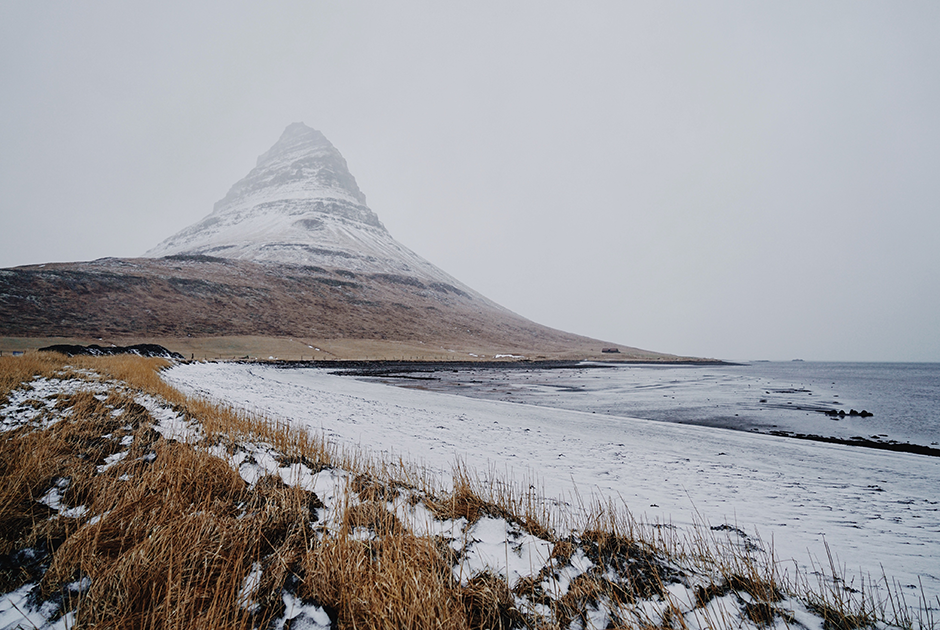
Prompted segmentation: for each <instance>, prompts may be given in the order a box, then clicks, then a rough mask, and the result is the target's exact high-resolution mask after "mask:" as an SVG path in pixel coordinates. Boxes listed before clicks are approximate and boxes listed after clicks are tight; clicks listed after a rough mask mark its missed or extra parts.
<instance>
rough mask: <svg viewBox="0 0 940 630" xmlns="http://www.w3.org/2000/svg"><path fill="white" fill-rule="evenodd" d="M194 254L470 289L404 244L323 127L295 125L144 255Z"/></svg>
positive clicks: (288, 128)
mask: <svg viewBox="0 0 940 630" xmlns="http://www.w3.org/2000/svg"><path fill="white" fill-rule="evenodd" d="M177 254H188V255H207V256H216V257H221V258H234V259H238V260H255V261H272V262H280V263H287V264H299V265H315V266H327V267H338V268H343V269H347V270H349V271H352V272H355V273H360V272H365V273H391V274H400V275H405V276H410V277H415V278H418V279H420V280H422V281H431V282H446V283H448V284H452V285H455V286H457V285H459V286H461V289H462V290H464V291H470V289H469V287H466V286H462V285H460V283H459V282H458V281H457V280H456V279H454V278H452V277H451V276H449V275H448V274H446V273H444V272H443V271H441V270H440V269H438V268H437V267H435V266H434V265H432V264H431V263H429V262H428V261H426V260H424V259H423V258H421V257H420V256H418V255H417V254H415V253H414V252H413V251H411V250H410V249H408V248H407V247H405V246H403V245H401V244H400V243H398V242H397V241H396V240H395V239H394V238H392V236H391V234H389V233H388V231H387V230H386V229H385V226H384V225H382V222H381V221H379V218H378V216H376V214H375V213H374V212H373V211H372V210H370V209H369V207H368V206H366V196H365V195H364V194H362V191H361V190H359V186H358V185H357V184H356V179H355V178H354V177H353V176H352V174H351V173H350V172H349V169H348V168H347V166H346V160H344V159H343V156H342V155H341V154H340V152H339V151H337V150H336V148H335V147H334V146H333V145H332V144H330V141H329V140H327V139H326V137H324V135H323V134H322V133H320V132H319V131H317V130H315V129H311V128H310V127H307V126H306V125H305V124H303V123H294V124H292V125H289V126H288V127H287V129H285V130H284V133H283V134H281V138H280V139H279V140H278V141H277V143H276V144H275V145H274V146H273V147H271V149H270V150H269V151H267V152H266V153H264V154H263V155H261V157H259V158H258V163H257V165H256V166H255V168H253V169H252V170H251V172H250V173H248V175H246V176H245V177H244V179H242V180H241V181H239V182H238V183H236V184H235V185H234V186H232V188H231V190H229V192H228V194H227V195H225V197H224V198H223V199H222V200H220V201H219V202H218V203H216V204H215V208H214V209H213V211H212V213H211V214H210V215H209V216H207V217H206V218H204V219H203V220H202V221H199V222H198V223H196V224H195V225H192V226H190V227H188V228H186V229H185V230H183V231H181V232H179V233H177V234H175V235H173V236H171V237H170V238H168V239H166V240H165V241H163V242H162V243H160V244H159V245H157V246H156V247H154V248H153V249H151V250H150V251H148V252H147V253H146V254H144V256H147V257H151V258H158V257H162V256H169V255H177Z"/></svg>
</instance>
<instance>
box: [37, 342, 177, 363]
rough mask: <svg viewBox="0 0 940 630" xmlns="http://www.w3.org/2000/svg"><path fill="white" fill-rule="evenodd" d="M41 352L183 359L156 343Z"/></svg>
mask: <svg viewBox="0 0 940 630" xmlns="http://www.w3.org/2000/svg"><path fill="white" fill-rule="evenodd" d="M39 352H58V353H59V354H64V355H66V356H69V357H74V356H92V357H107V356H113V355H116V354H136V355H137V356H141V357H162V358H164V359H180V360H182V359H183V355H181V354H180V353H179V352H173V351H172V350H167V349H166V348H164V347H163V346H160V345H157V344H155V343H138V344H135V345H133V346H99V345H98V344H91V345H89V346H77V345H69V344H56V345H52V346H46V347H45V348H40V349H39Z"/></svg>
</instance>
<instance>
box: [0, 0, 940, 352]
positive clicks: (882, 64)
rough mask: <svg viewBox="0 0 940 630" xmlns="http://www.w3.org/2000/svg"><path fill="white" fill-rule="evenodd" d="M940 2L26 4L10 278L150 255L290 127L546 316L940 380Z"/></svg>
mask: <svg viewBox="0 0 940 630" xmlns="http://www.w3.org/2000/svg"><path fill="white" fill-rule="evenodd" d="M938 32H940V5H938V4H936V3H934V2H906V3H877V2H832V3H825V4H819V3H814V2H791V3H785V4H779V5H777V4H774V5H771V4H753V3H745V2H720V3H713V4H709V5H707V6H701V5H688V4H680V3H669V2H666V3H659V2H657V3H652V2H640V3H629V4H627V3H617V2H588V3H578V4H574V3H562V2H557V3H554V2H549V3H545V2H514V3H509V4H507V3H497V2H477V3H473V4H472V5H467V6H457V5H441V4H436V3H424V2H408V3H400V4H395V5H394V6H393V5H391V4H388V3H379V2H350V3H342V4H340V3H308V2H281V3H277V4H276V5H270V4H265V5H259V4H252V3H247V2H226V3H205V4H200V6H198V7H193V6H190V5H189V4H184V3H174V2H170V3H161V4H160V5H159V6H128V5H126V4H125V3H118V2H91V3H82V4H67V5H60V4H53V3H44V2H36V3H5V4H3V5H0V113H2V116H0V192H2V195H0V232H2V234H3V246H2V248H0V267H11V266H17V265H26V264H37V263H46V262H54V261H76V260H91V259H95V258H100V257H106V256H114V257H133V256H140V255H141V254H142V253H143V252H145V251H147V250H148V249H150V248H151V247H153V246H154V245H156V244H157V243H158V242H160V241H162V240H163V239H164V238H166V237H168V236H170V235H171V234H173V233H175V232H177V231H179V230H180V229H182V228H184V227H186V226H188V225H190V224H192V223H194V222H196V221H198V220H199V219H201V218H202V217H204V216H205V215H207V214H208V213H209V212H210V211H211V210H212V206H213V204H214V203H215V202H216V201H217V200H219V199H221V198H222V197H223V196H224V195H225V194H226V192H227V191H228V189H229V187H230V186H231V185H232V184H234V183H235V182H236V181H237V180H238V179H240V178H241V177H243V176H244V175H245V174H246V173H247V172H248V171H249V170H250V169H251V168H252V167H253V166H254V164H255V159H256V158H257V156H258V155H260V154H261V153H263V152H264V151H266V150H267V149H268V148H269V147H270V146H271V145H272V144H273V143H274V142H275V141H276V140H277V138H278V137H279V135H280V133H281V132H282V131H283V129H284V127H286V126H287V125H288V124H289V123H291V122H296V121H303V122H305V123H306V124H308V125H310V126H312V127H314V128H316V129H319V130H320V131H322V132H323V133H324V134H325V135H326V137H327V138H329V140H330V141H331V142H332V143H333V144H334V145H335V146H336V147H337V148H338V149H339V150H340V152H342V154H343V156H344V157H345V158H346V160H347V162H348V164H349V168H350V171H351V172H352V173H353V175H354V176H355V177H356V179H357V182H358V184H359V187H360V188H361V189H362V191H363V192H364V193H365V194H366V197H367V200H368V204H369V206H370V207H371V208H372V209H373V210H374V211H375V212H376V213H377V214H378V216H379V218H380V219H381V220H382V221H383V223H384V224H385V226H386V227H387V228H388V229H389V231H390V232H391V233H392V235H393V236H394V237H395V238H396V239H398V240H399V241H400V242H402V243H403V244H404V245H406V246H408V247H409V248H411V249H413V250H414V251H415V252H417V253H418V254H420V255H421V256H423V257H424V258H426V259H428V260H429V261H430V262H432V263H434V264H435V265H437V266H438V267H440V268H442V269H443V270H445V271H446V272H448V273H450V274H451V275H453V276H455V277H456V278H458V279H459V280H461V281H462V282H464V283H466V284H468V285H470V286H471V287H473V288H474V289H476V290H478V291H480V292H481V293H483V294H484V295H486V296H487V297H489V298H491V299H493V300H495V301H497V302H499V303H500V304H503V305H504V306H506V307H508V308H510V309H512V310H513V311H515V312H517V313H519V314H521V315H524V316H526V317H528V318H530V319H532V320H535V321H537V322H539V323H542V324H546V325H549V326H552V327H555V328H560V329H563V330H567V331H570V332H575V333H579V334H583V335H588V336H591V337H596V338H599V339H603V340H606V341H610V342H615V343H622V344H627V345H632V346H637V347H641V348H645V349H649V350H654V351H659V352H671V353H676V354H682V355H691V356H704V357H715V358H722V359H732V360H735V359H739V360H748V359H792V358H802V359H806V360H843V361H940V325H938V324H940V321H938V316H937V313H940V247H938V246H937V243H938V241H940V177H938V175H937V174H938V173H940V38H937V37H936V34H937V33H938Z"/></svg>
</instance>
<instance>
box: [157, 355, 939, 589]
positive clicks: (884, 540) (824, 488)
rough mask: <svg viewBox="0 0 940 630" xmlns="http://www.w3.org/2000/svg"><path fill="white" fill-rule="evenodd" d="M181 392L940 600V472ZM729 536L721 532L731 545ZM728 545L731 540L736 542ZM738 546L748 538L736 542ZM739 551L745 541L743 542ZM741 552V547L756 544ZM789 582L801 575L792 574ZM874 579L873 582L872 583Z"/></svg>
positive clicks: (316, 375)
mask: <svg viewBox="0 0 940 630" xmlns="http://www.w3.org/2000/svg"><path fill="white" fill-rule="evenodd" d="M165 378H166V379H167V380H168V381H169V382H170V383H171V384H173V385H175V386H177V387H179V388H180V389H182V390H183V391H198V392H200V393H201V394H203V395H208V396H210V397H211V398H213V399H216V400H220V401H225V402H227V403H231V404H234V405H236V406H240V407H243V408H246V409H252V410H257V411H259V412H261V413H264V414H266V415H268V416H270V417H274V418H279V419H283V420H284V421H285V422H290V423H291V425H292V426H295V427H298V428H303V429H306V430H310V431H313V432H314V433H321V434H322V435H324V436H325V437H326V438H327V439H329V440H331V441H334V442H336V443H338V444H341V445H365V446H367V447H368V448H369V449H371V450H372V451H373V452H377V453H380V454H383V455H384V454H390V455H392V456H393V457H397V456H402V457H405V458H407V459H410V460H412V461H415V462H418V463H420V464H421V465H424V466H426V467H427V468H428V469H429V470H434V471H438V472H440V473H441V474H442V475H443V474H445V473H446V471H448V470H449V469H450V467H451V466H452V465H453V462H454V461H455V460H456V459H458V458H459V459H461V460H463V461H468V462H473V463H474V465H475V466H477V467H480V468H489V469H491V470H496V471H501V472H505V473H506V474H508V475H509V476H510V477H511V476H514V475H529V476H532V477H534V478H538V479H540V480H541V481H542V482H543V485H544V486H545V487H546V488H549V489H550V492H549V494H553V495H555V496H557V497H558V498H559V500H560V502H561V503H565V502H567V503H569V504H570V505H571V509H573V510H575V511H577V509H578V508H577V506H578V504H579V501H580V500H581V499H580V495H581V494H582V493H583V494H585V495H586V496H590V495H600V496H604V497H613V498H615V499H622V500H623V501H624V502H625V503H626V505H627V506H628V507H629V508H630V510H631V511H632V512H633V513H634V514H635V515H638V516H640V517H645V518H646V519H648V520H649V521H652V522H660V523H666V524H668V523H672V524H674V525H677V526H679V527H681V528H689V527H693V526H696V525H701V524H703V523H704V524H705V525H713V526H715V527H718V528H721V527H725V528H727V531H741V532H746V533H747V534H748V535H750V536H751V537H753V534H755V533H757V534H759V535H760V537H761V538H763V539H765V540H771V539H772V540H773V547H774V549H775V553H776V558H777V560H778V561H779V562H787V561H790V560H791V559H792V560H795V562H796V565H795V566H796V567H798V568H799V570H800V571H801V573H803V574H804V575H813V574H814V572H816V571H817V570H818V568H819V565H820V564H822V565H823V566H825V567H827V568H828V561H827V560H823V561H822V562H820V561H819V559H825V558H827V550H826V546H827V545H828V547H829V548H830V549H831V550H832V551H833V553H834V555H835V561H834V564H835V567H836V569H837V570H838V571H844V572H845V573H846V574H847V575H848V579H852V576H853V575H854V576H858V577H856V578H855V584H854V587H855V588H858V586H859V580H860V579H861V576H864V577H865V580H866V583H870V582H871V581H872V580H875V581H877V580H878V579H879V578H881V577H882V575H883V571H884V574H886V575H887V576H888V579H889V580H897V581H898V582H899V583H900V584H901V585H902V586H903V587H904V588H908V587H910V590H911V591H912V592H916V591H915V590H914V589H915V587H917V586H918V585H919V584H923V588H924V591H925V593H926V596H927V598H928V600H932V598H933V597H934V595H937V594H940V570H938V567H940V564H938V563H937V558H940V535H938V532H940V509H938V508H940V496H938V495H937V492H936V489H937V488H938V487H940V459H937V458H932V457H926V456H920V455H913V454H906V453H890V452H880V451H873V450H867V449H859V448H852V447H848V446H840V445H830V444H819V443H809V442H804V441H797V440H791V439H787V438H780V437H775V436H768V435H757V434H748V433H742V432H734V431H728V430H723V429H714V428H709V427H699V426H689V425H673V424H667V423H657V422H651V421H644V420H635V419H629V418H617V419H616V420H613V419H611V418H607V417H604V416H600V415H595V414H585V413H579V412H573V411H565V410H559V409H549V408H537V407H532V406H528V405H520V404H514V403H504V402H496V401H484V400H474V399H468V398H462V397H458V396H453V395H448V394H439V393H434V392H427V391H420V390H412V389H403V388H392V387H387V386H384V385H381V384H376V383H366V382H360V381H356V380H354V379H351V378H348V377H340V376H333V375H330V374H328V373H327V372H325V371H323V370H315V369H302V370H298V369H292V370H285V369H278V368H275V367H264V366H257V365H238V364H205V363H203V364H189V365H179V366H176V367H174V368H173V369H171V370H169V371H168V372H166V373H165ZM719 533H721V532H719ZM729 536H731V535H730V534H729ZM732 537H734V536H732ZM736 538H739V537H736ZM742 544H743V543H742ZM790 566H791V568H793V567H794V565H793V564H792V563H791V565H790ZM869 578H871V580H870V579H869Z"/></svg>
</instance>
